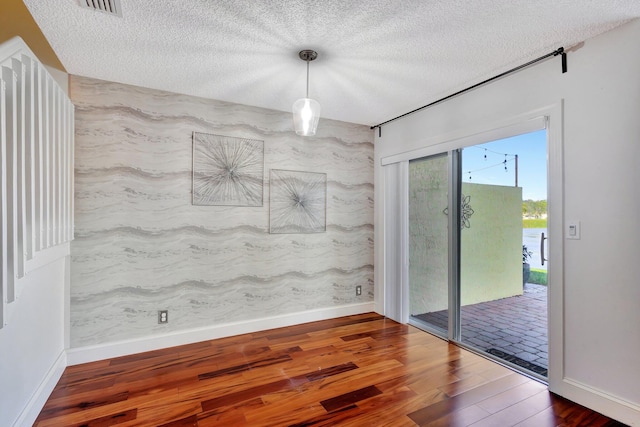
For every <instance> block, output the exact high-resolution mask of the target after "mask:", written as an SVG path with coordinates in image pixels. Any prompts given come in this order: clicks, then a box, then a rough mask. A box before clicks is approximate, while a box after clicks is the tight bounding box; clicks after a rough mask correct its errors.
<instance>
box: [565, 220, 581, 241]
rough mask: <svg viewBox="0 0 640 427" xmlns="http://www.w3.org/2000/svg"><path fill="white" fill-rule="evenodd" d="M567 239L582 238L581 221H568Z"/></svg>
mask: <svg viewBox="0 0 640 427" xmlns="http://www.w3.org/2000/svg"><path fill="white" fill-rule="evenodd" d="M566 235H567V239H571V240H580V221H567V229H566Z"/></svg>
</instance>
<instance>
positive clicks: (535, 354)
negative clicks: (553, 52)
mask: <svg viewBox="0 0 640 427" xmlns="http://www.w3.org/2000/svg"><path fill="white" fill-rule="evenodd" d="M545 159H546V130H544V129H543V130H540V131H538V132H533V133H528V134H522V135H519V136H516V137H511V138H507V139H504V140H499V141H491V142H489V143H482V144H479V145H468V146H466V147H464V148H459V149H456V150H452V151H449V152H447V153H442V154H437V155H432V156H427V157H422V158H418V159H413V160H410V161H409V164H408V242H407V243H408V244H407V246H408V261H409V265H408V307H409V323H411V324H413V325H414V326H417V327H419V328H422V329H425V330H427V331H429V332H432V333H435V334H437V335H439V336H441V337H443V338H445V339H449V340H452V341H454V342H457V343H459V344H462V345H464V346H467V347H470V348H472V349H474V350H476V351H478V352H481V353H483V354H486V355H487V356H488V357H491V358H494V359H496V360H498V359H499V360H500V361H501V362H503V363H507V364H511V365H513V366H514V367H516V368H521V369H523V370H526V371H527V372H528V373H530V374H533V375H536V376H539V377H542V378H544V377H546V375H547V365H548V363H547V354H548V350H547V336H546V329H547V320H546V317H547V308H546V307H547V306H546V301H547V296H546V295H547V294H546V277H547V275H546V270H543V269H542V268H540V269H538V270H535V271H534V273H535V280H536V281H539V282H540V283H544V284H537V283H534V275H531V276H530V277H527V276H523V274H524V273H523V272H524V271H525V267H529V264H528V263H527V262H528V261H529V259H528V257H529V254H531V253H532V252H534V254H533V259H534V260H535V259H536V256H537V257H538V258H541V257H543V256H544V255H543V254H536V253H535V252H536V249H535V248H533V247H532V244H530V243H527V241H526V240H523V236H526V235H527V232H528V231H527V230H524V231H523V223H524V224H525V225H526V224H527V218H528V217H529V216H536V218H534V219H535V221H533V223H534V225H535V226H536V227H539V228H541V227H546V160H545ZM518 161H520V163H518ZM524 185H526V186H527V187H526V189H525V188H524ZM531 199H535V200H531ZM529 205H531V206H544V209H542V208H540V209H539V210H540V212H538V211H536V212H535V213H534V212H529V211H532V210H533V208H528V207H527V206H529ZM541 229H542V230H543V232H546V228H541ZM542 235H543V236H544V234H542ZM521 256H522V257H523V258H522V261H521ZM531 262H533V261H531ZM536 267H538V266H536ZM405 289H406V288H405Z"/></svg>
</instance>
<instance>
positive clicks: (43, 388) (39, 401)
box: [13, 351, 67, 427]
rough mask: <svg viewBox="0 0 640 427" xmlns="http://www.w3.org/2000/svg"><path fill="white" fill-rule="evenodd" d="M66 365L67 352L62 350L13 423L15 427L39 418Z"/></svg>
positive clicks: (31, 422) (28, 423)
mask: <svg viewBox="0 0 640 427" xmlns="http://www.w3.org/2000/svg"><path fill="white" fill-rule="evenodd" d="M66 367H67V354H66V353H65V352H64V351H62V352H60V355H59V356H58V358H57V359H56V361H55V362H54V363H53V365H52V366H51V368H50V369H49V371H48V372H47V374H46V375H45V376H44V378H43V380H42V382H41V383H40V385H39V386H38V388H37V389H36V391H35V392H34V393H33V395H32V396H31V398H30V399H29V401H28V402H27V404H26V405H25V407H24V409H23V410H22V412H21V413H20V416H18V418H17V419H16V421H15V422H14V423H13V426H14V427H20V426H27V425H29V426H30V425H33V423H34V422H35V420H36V418H38V415H40V411H42V408H43V407H44V404H45V403H47V399H48V398H49V396H50V395H51V392H52V391H53V389H54V388H55V386H56V384H58V381H60V378H61V377H62V374H63V372H64V370H65V368H66Z"/></svg>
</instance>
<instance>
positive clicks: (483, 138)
mask: <svg viewBox="0 0 640 427" xmlns="http://www.w3.org/2000/svg"><path fill="white" fill-rule="evenodd" d="M544 111H545V109H540V110H536V111H531V112H529V113H526V114H521V115H519V116H516V117H514V118H512V119H509V120H505V121H501V122H499V123H494V124H493V125H489V126H482V127H481V128H475V129H473V128H472V129H463V130H461V131H457V132H452V133H449V134H447V135H441V136H437V137H434V138H428V139H425V141H424V143H423V144H422V145H423V147H421V148H418V149H415V150H410V151H405V152H404V153H398V154H394V155H391V156H386V157H382V158H381V159H380V163H381V165H382V166H386V165H388V164H391V163H397V162H401V161H407V160H413V159H419V158H422V157H427V156H433V155H436V154H440V153H446V152H449V151H451V150H457V149H459V148H464V147H469V146H471V145H477V144H481V143H483V142H488V141H497V140H499V139H504V138H509V137H512V136H517V135H522V134H525V133H530V132H535V131H537V130H541V129H544V127H545V120H544V113H543V112H544Z"/></svg>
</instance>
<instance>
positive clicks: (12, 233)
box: [2, 66, 18, 303]
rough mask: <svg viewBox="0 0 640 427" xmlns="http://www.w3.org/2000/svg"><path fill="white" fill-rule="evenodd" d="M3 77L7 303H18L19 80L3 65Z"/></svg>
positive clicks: (10, 69) (11, 70)
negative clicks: (4, 101) (16, 283)
mask: <svg viewBox="0 0 640 427" xmlns="http://www.w3.org/2000/svg"><path fill="white" fill-rule="evenodd" d="M2 78H3V79H4V80H5V82H6V91H5V97H6V98H5V99H6V103H5V105H6V107H7V108H6V109H5V113H6V115H5V117H6V121H5V127H6V137H7V140H6V147H7V157H6V168H7V185H6V186H5V188H4V191H5V192H6V196H7V295H6V298H7V302H8V303H10V302H13V301H15V297H16V293H15V282H16V273H17V272H18V268H17V259H16V258H17V257H16V243H17V242H16V241H17V239H18V226H17V221H16V219H17V217H18V203H17V199H18V185H17V184H18V130H17V127H18V126H17V121H16V110H17V102H16V90H17V89H16V86H17V81H18V77H17V76H16V74H15V72H14V71H13V69H12V68H9V67H7V66H2Z"/></svg>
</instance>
